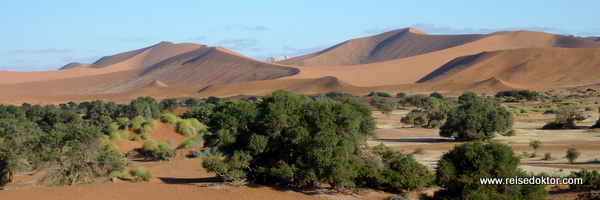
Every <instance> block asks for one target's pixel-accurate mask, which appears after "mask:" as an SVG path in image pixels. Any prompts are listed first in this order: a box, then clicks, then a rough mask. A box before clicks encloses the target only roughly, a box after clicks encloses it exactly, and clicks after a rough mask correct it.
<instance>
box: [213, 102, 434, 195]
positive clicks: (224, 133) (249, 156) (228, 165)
mask: <svg viewBox="0 0 600 200" xmlns="http://www.w3.org/2000/svg"><path fill="white" fill-rule="evenodd" d="M208 126H209V127H210V132H212V133H211V134H207V135H205V136H204V140H205V143H204V144H205V146H206V147H211V148H212V151H213V152H215V153H216V154H222V155H224V156H225V159H224V160H221V159H220V158H219V157H208V158H205V159H204V161H203V163H202V165H203V167H204V168H205V169H207V170H208V171H212V172H215V173H217V174H218V175H219V176H220V177H221V178H223V180H226V181H235V182H240V183H242V182H245V181H252V182H255V183H279V184H288V185H294V186H314V185H315V184H316V183H318V182H320V183H328V184H330V185H331V186H332V187H334V188H345V187H374V188H388V189H393V190H407V189H416V188H422V187H424V186H427V185H429V183H427V181H428V180H433V175H432V174H431V173H430V172H429V171H428V170H427V168H426V167H425V166H423V165H420V164H419V163H417V162H416V161H415V160H414V158H412V156H411V155H404V154H401V153H400V152H395V151H392V150H390V149H389V148H387V149H385V148H384V147H381V148H380V149H382V150H381V151H375V152H380V153H373V154H371V155H368V154H365V152H363V151H362V150H363V147H364V145H365V140H366V138H365V137H367V136H374V134H373V130H374V129H375V124H374V121H373V118H372V117H371V114H370V109H369V108H368V107H366V106H364V105H361V104H359V103H358V102H356V101H355V100H351V99H343V100H342V101H341V102H333V101H331V100H328V99H326V98H316V99H314V100H313V99H311V98H309V97H307V96H304V95H296V94H293V93H292V92H290V91H285V90H282V91H277V92H274V93H273V94H271V95H267V96H265V97H263V101H262V102H261V103H258V104H257V103H255V102H247V101H224V102H220V103H219V104H218V105H217V107H216V108H215V109H214V112H213V115H212V117H211V120H210V121H209V122H208ZM377 160H379V162H377ZM377 163H378V164H377ZM426 177H431V178H426Z"/></svg>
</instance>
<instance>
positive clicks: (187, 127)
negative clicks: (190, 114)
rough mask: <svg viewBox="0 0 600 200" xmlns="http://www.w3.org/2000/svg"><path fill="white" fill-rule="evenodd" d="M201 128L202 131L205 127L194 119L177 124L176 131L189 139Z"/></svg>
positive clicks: (183, 120)
mask: <svg viewBox="0 0 600 200" xmlns="http://www.w3.org/2000/svg"><path fill="white" fill-rule="evenodd" d="M201 128H204V130H205V129H206V128H205V126H204V125H203V124H202V123H200V121H198V120H197V119H195V118H190V119H182V120H181V121H180V122H179V124H178V129H177V130H178V132H179V133H181V135H183V136H185V137H188V138H189V137H192V136H193V135H196V134H197V133H198V130H200V129H201Z"/></svg>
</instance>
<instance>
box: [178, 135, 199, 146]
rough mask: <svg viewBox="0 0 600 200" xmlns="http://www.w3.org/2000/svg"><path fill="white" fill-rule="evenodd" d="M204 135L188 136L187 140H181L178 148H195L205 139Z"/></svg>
mask: <svg viewBox="0 0 600 200" xmlns="http://www.w3.org/2000/svg"><path fill="white" fill-rule="evenodd" d="M202 136H203V134H197V135H194V136H192V137H190V138H188V139H187V140H185V141H183V142H181V144H180V145H179V147H177V148H178V149H191V148H195V147H197V146H198V145H199V144H200V142H202V140H203V138H202Z"/></svg>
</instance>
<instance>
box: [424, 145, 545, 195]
mask: <svg viewBox="0 0 600 200" xmlns="http://www.w3.org/2000/svg"><path fill="white" fill-rule="evenodd" d="M519 162H520V161H519V158H518V157H516V156H515V155H514V152H513V150H512V149H511V148H510V147H509V146H507V145H505V144H502V143H499V142H490V143H484V142H481V141H475V142H465V143H462V144H458V145H456V146H454V148H453V149H452V150H450V151H449V152H447V153H445V154H443V155H442V157H441V159H440V160H439V161H438V167H437V170H436V183H437V185H439V186H440V187H441V189H440V190H439V191H437V192H435V197H436V198H440V199H545V197H546V196H547V195H548V191H546V190H545V189H544V185H496V184H489V185H486V184H480V179H482V178H505V177H522V178H529V175H527V174H526V173H524V172H523V171H521V170H520V169H519Z"/></svg>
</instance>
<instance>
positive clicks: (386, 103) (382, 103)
mask: <svg viewBox="0 0 600 200" xmlns="http://www.w3.org/2000/svg"><path fill="white" fill-rule="evenodd" d="M373 99H374V100H373ZM373 99H372V101H373V103H374V105H375V108H377V110H379V111H381V113H382V114H384V115H387V116H388V117H389V116H390V114H392V111H394V110H396V107H398V102H396V101H394V100H392V99H390V98H381V99H379V98H373Z"/></svg>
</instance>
